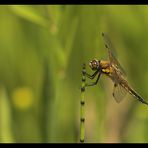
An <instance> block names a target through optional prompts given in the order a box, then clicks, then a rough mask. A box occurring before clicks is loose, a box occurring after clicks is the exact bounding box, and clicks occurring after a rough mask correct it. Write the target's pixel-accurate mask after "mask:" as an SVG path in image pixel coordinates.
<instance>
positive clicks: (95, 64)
mask: <svg viewBox="0 0 148 148" xmlns="http://www.w3.org/2000/svg"><path fill="white" fill-rule="evenodd" d="M99 65H100V61H98V60H97V59H93V60H92V61H90V62H89V67H90V68H91V69H92V70H98V68H99Z"/></svg>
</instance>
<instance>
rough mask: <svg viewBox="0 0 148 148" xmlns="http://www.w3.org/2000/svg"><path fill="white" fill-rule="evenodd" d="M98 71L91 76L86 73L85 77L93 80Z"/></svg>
mask: <svg viewBox="0 0 148 148" xmlns="http://www.w3.org/2000/svg"><path fill="white" fill-rule="evenodd" d="M98 72H99V71H98V70H97V71H95V73H93V74H92V75H90V74H88V73H87V72H86V76H87V77H88V78H89V79H94V78H95V76H96V75H97V74H98Z"/></svg>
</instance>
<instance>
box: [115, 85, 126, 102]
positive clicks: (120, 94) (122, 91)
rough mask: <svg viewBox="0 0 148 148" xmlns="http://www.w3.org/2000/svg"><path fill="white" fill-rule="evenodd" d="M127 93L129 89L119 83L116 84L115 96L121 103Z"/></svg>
mask: <svg viewBox="0 0 148 148" xmlns="http://www.w3.org/2000/svg"><path fill="white" fill-rule="evenodd" d="M126 94H127V91H126V90H125V89H124V88H123V87H122V86H121V85H119V84H116V83H115V84H114V88H113V97H114V99H115V100H116V102H117V103H120V102H121V101H122V100H123V99H124V97H125V95H126Z"/></svg>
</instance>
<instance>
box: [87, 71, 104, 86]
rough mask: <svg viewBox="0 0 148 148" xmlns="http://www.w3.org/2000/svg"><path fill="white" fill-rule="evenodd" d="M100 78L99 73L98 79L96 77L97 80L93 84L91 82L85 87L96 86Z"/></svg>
mask: <svg viewBox="0 0 148 148" xmlns="http://www.w3.org/2000/svg"><path fill="white" fill-rule="evenodd" d="M100 76H101V73H99V75H98V77H97V80H96V81H95V82H92V83H90V84H86V85H85V87H88V86H94V85H96V84H97V83H98V81H99V78H100Z"/></svg>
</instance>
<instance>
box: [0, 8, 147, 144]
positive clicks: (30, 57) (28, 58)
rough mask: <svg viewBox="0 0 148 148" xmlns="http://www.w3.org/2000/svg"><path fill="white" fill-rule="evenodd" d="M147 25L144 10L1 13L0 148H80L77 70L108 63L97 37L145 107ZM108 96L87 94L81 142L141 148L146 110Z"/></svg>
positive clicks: (103, 90) (105, 91)
mask: <svg viewBox="0 0 148 148" xmlns="http://www.w3.org/2000/svg"><path fill="white" fill-rule="evenodd" d="M147 26H148V6H143V5H140V6H136V5H134V6H132V5H129V6H128V5H122V6H118V5H115V6H113V5H90V6H89V5H63V6H62V5H36V6H35V5H34V6H33V5H30V6H29V5H25V6H23V5H21V6H19V5H17V6H15V5H12V6H5V5H3V6H0V142H4V143H5V142H6V143H7V142H39V143H42V142H49V143H50V142H58V143H59V142H66V143H71V142H74V143H75V142H79V133H80V132H79V128H80V127H79V125H80V122H79V120H80V119H79V118H80V98H81V93H80V87H81V78H82V72H81V71H82V63H84V62H85V63H86V65H87V71H88V72H89V73H92V71H91V70H90V68H89V66H88V63H89V61H90V60H92V59H93V58H97V59H107V58H108V57H107V56H108V55H107V52H106V50H105V47H104V42H103V39H102V37H101V33H102V32H106V33H107V34H108V36H109V37H110V39H111V40H112V42H113V44H114V46H115V47H116V50H117V51H116V52H117V55H118V59H119V61H120V63H121V65H122V66H123V67H124V69H125V71H126V74H127V79H128V81H129V83H130V84H131V86H132V87H133V88H134V89H135V90H136V91H137V92H139V94H140V95H142V96H143V98H145V100H147V101H148V91H147V89H148V83H147V82H148V67H147V63H148V29H147ZM88 81H89V80H88ZM112 89H113V83H112V82H111V80H110V79H109V78H107V77H106V76H102V77H101V78H100V80H99V84H98V85H97V86H95V87H91V88H89V89H86V92H85V101H86V102H85V116H86V122H85V132H86V133H85V140H86V142H103V143H108V142H137V143H140V142H148V107H147V106H146V105H143V104H141V103H140V102H138V101H136V100H135V99H134V98H133V97H131V96H130V95H127V96H126V98H125V99H124V101H123V102H121V103H120V104H117V103H116V102H115V100H114V99H113V97H112Z"/></svg>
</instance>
